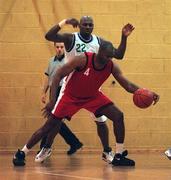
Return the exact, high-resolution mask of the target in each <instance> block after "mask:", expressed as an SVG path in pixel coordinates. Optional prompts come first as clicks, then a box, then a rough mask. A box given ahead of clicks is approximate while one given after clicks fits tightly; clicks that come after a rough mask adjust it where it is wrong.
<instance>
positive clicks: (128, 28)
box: [122, 23, 135, 37]
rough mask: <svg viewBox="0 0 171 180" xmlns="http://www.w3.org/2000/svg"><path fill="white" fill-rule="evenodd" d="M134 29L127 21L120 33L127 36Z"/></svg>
mask: <svg viewBox="0 0 171 180" xmlns="http://www.w3.org/2000/svg"><path fill="white" fill-rule="evenodd" d="M134 29H135V27H134V26H133V25H132V24H129V23H128V24H126V25H125V26H124V27H123V28H122V34H123V35H124V36H126V37H128V36H129V35H130V34H131V33H132V31H133V30H134Z"/></svg>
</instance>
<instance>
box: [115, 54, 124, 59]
mask: <svg viewBox="0 0 171 180" xmlns="http://www.w3.org/2000/svg"><path fill="white" fill-rule="evenodd" d="M114 57H115V58H116V59H119V60H122V59H123V58H124V54H122V53H115V56H114Z"/></svg>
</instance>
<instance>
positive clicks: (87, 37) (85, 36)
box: [80, 33, 91, 40]
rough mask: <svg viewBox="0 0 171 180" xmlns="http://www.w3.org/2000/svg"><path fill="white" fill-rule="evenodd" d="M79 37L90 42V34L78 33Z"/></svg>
mask: <svg viewBox="0 0 171 180" xmlns="http://www.w3.org/2000/svg"><path fill="white" fill-rule="evenodd" d="M80 36H81V37H82V38H83V39H85V40H90V38H91V34H81V33H80Z"/></svg>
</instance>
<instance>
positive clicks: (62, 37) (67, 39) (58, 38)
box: [45, 18, 79, 49]
mask: <svg viewBox="0 0 171 180" xmlns="http://www.w3.org/2000/svg"><path fill="white" fill-rule="evenodd" d="M67 24H69V25H72V26H73V28H76V27H77V26H78V24H79V22H78V20H77V19H75V18H70V19H64V20H62V21H61V22H59V23H58V24H57V25H55V26H53V27H52V28H51V29H50V30H49V31H48V32H47V33H46V35H45V38H46V39H47V40H48V41H52V42H64V44H65V48H66V49H69V48H70V45H71V42H72V38H73V35H72V34H71V33H64V34H60V33H59V31H60V30H61V28H62V27H63V26H65V25H67Z"/></svg>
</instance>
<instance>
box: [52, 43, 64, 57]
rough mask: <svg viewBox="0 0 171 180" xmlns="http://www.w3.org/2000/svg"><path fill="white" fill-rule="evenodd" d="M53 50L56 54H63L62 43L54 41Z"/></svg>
mask: <svg viewBox="0 0 171 180" xmlns="http://www.w3.org/2000/svg"><path fill="white" fill-rule="evenodd" d="M54 46H55V50H56V55H57V56H62V55H63V54H64V43H55V44H54Z"/></svg>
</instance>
